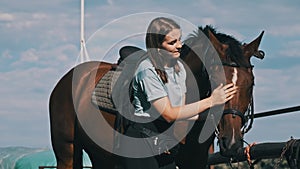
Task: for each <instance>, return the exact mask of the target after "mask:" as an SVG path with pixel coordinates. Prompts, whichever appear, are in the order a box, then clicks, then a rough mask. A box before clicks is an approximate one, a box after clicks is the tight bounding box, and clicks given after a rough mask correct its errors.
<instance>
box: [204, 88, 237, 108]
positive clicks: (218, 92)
mask: <svg viewBox="0 0 300 169" xmlns="http://www.w3.org/2000/svg"><path fill="white" fill-rule="evenodd" d="M237 88H238V87H237V86H234V84H233V83H230V84H227V85H225V86H223V84H220V85H219V86H218V87H217V88H216V89H215V90H214V91H213V92H212V94H211V96H210V100H211V106H216V105H220V104H224V103H226V102H227V101H229V100H230V99H232V98H233V96H234V94H235V93H236V90H237Z"/></svg>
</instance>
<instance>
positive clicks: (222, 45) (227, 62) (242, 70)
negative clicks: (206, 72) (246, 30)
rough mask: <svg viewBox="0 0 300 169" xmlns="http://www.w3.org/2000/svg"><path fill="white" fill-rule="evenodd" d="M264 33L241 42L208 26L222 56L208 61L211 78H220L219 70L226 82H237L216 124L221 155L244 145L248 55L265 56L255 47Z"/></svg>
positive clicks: (250, 77)
mask: <svg viewBox="0 0 300 169" xmlns="http://www.w3.org/2000/svg"><path fill="white" fill-rule="evenodd" d="M263 33H264V32H262V33H261V34H260V35H259V37H258V38H256V39H255V40H253V41H252V42H251V43H249V44H243V45H242V44H241V43H240V42H238V41H237V40H235V39H234V38H233V37H231V36H228V35H224V34H220V33H216V32H215V31H214V30H213V29H211V28H208V35H209V36H208V37H209V39H210V41H211V43H212V45H213V46H214V48H215V49H216V51H217V53H218V54H219V57H220V60H221V64H211V65H210V67H209V69H213V71H214V72H215V73H213V74H212V75H211V77H210V81H211V82H212V83H217V82H219V81H220V77H219V76H220V74H219V73H218V72H219V70H222V71H223V72H224V73H223V74H225V79H226V83H227V84H228V83H234V85H236V86H238V91H237V93H236V94H235V97H234V98H233V99H231V100H230V101H228V102H227V103H225V107H224V112H223V117H222V119H221V121H220V123H219V125H218V130H219V132H218V136H217V137H218V139H219V140H218V141H219V146H220V152H221V154H222V155H224V156H228V157H234V156H235V155H236V154H237V152H238V151H240V150H242V149H241V148H242V147H243V134H244V133H245V130H247V128H246V127H247V126H246V123H247V121H248V118H247V113H249V111H251V110H252V111H253V102H252V101H253V100H252V99H253V96H252V92H253V86H254V75H253V72H252V68H253V66H252V65H251V62H250V59H251V57H252V56H256V57H257V58H260V59H262V58H263V57H264V53H263V52H262V51H260V50H258V47H259V44H260V42H261V39H262V36H263ZM252 120H253V119H252Z"/></svg>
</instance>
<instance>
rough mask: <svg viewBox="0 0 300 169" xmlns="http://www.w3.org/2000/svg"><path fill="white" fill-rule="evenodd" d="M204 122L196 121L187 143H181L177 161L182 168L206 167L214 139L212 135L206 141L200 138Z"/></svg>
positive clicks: (195, 168) (196, 168) (202, 168)
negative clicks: (201, 140) (200, 140)
mask: <svg viewBox="0 0 300 169" xmlns="http://www.w3.org/2000/svg"><path fill="white" fill-rule="evenodd" d="M203 125H204V122H196V123H195V124H194V126H193V127H192V129H191V131H190V132H189V134H188V135H187V137H186V143H185V144H184V145H181V147H180V152H179V154H178V157H177V159H176V163H177V165H178V166H179V168H180V169H206V168H207V160H208V150H209V147H210V145H211V143H212V142H213V140H214V136H213V135H212V136H211V137H210V138H209V139H208V140H206V141H205V142H204V143H201V144H199V142H198V139H199V135H200V132H201V129H202V128H203Z"/></svg>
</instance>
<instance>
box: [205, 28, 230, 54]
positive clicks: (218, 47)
mask: <svg viewBox="0 0 300 169" xmlns="http://www.w3.org/2000/svg"><path fill="white" fill-rule="evenodd" d="M208 35H209V40H210V42H211V43H212V45H213V46H214V48H215V49H216V51H217V52H218V54H219V55H220V57H221V58H224V57H225V54H226V49H227V48H228V45H226V44H223V43H221V42H220V41H219V40H218V39H217V38H216V36H215V35H214V34H213V33H212V32H211V31H210V30H208Z"/></svg>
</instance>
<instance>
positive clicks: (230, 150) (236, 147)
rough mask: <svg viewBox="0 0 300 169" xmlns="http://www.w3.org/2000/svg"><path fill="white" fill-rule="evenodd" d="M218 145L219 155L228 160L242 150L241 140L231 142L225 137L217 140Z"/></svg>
mask: <svg viewBox="0 0 300 169" xmlns="http://www.w3.org/2000/svg"><path fill="white" fill-rule="evenodd" d="M219 145H220V153H221V155H222V156H224V157H230V158H234V157H236V156H237V155H238V154H239V153H238V152H239V151H240V150H241V149H242V148H243V142H242V140H238V141H232V140H231V139H227V138H225V137H223V138H221V139H220V140H219Z"/></svg>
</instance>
